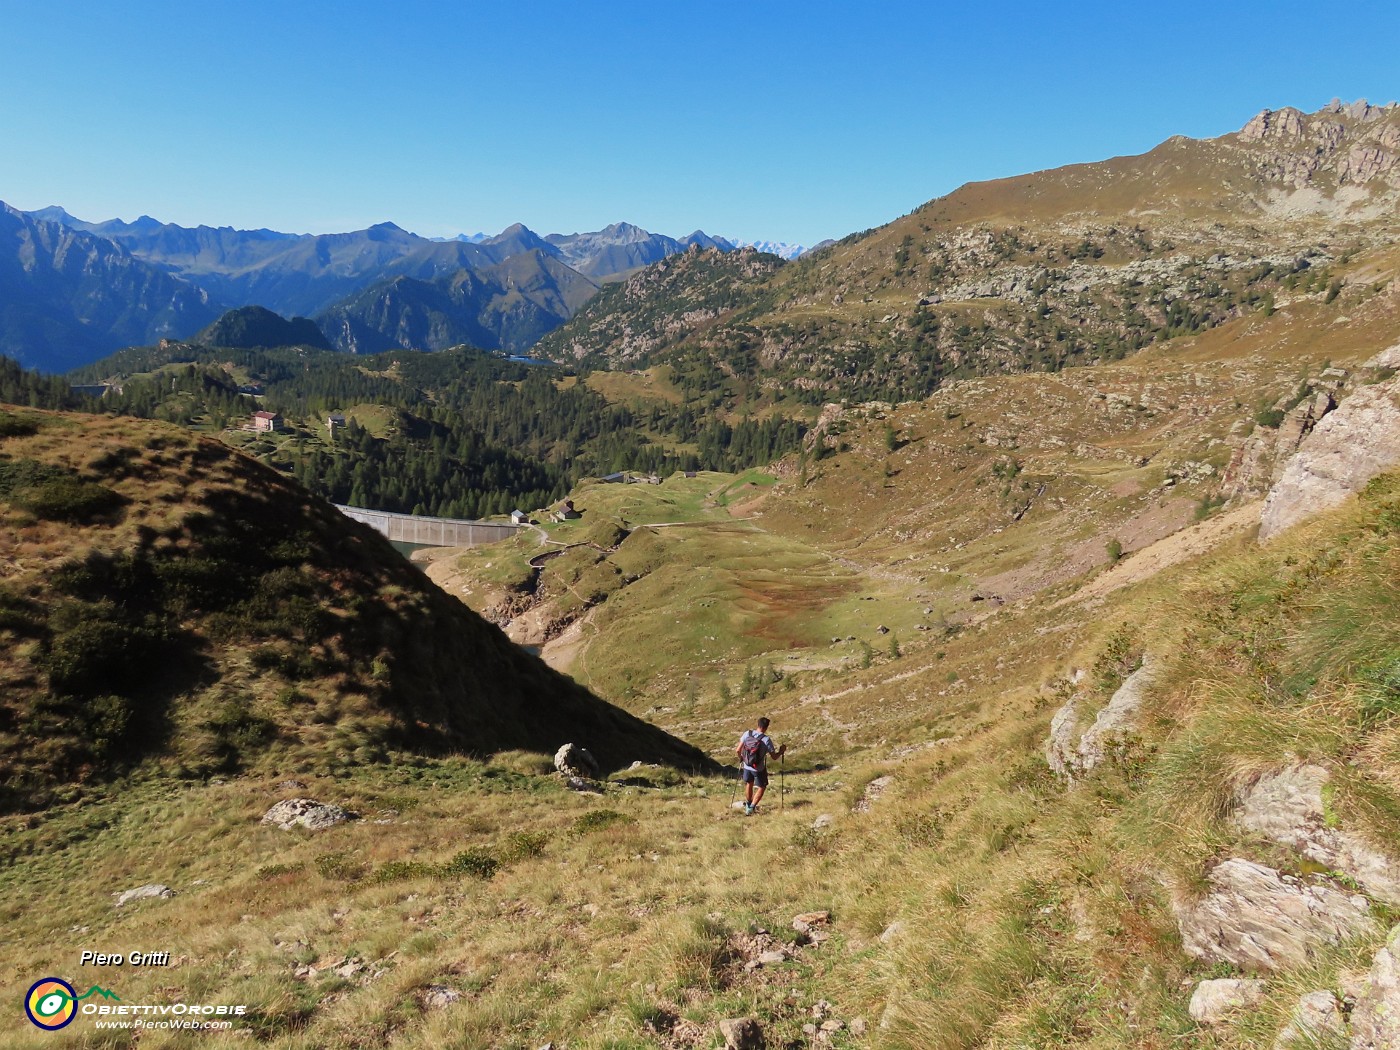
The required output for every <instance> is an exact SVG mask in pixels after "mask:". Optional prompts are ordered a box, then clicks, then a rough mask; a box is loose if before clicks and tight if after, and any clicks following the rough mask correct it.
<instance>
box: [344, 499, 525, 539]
mask: <svg viewBox="0 0 1400 1050" xmlns="http://www.w3.org/2000/svg"><path fill="white" fill-rule="evenodd" d="M334 506H335V509H336V510H338V511H340V512H341V513H342V514H344V515H345V516H346V517H347V518H354V519H355V520H356V521H360V522H363V523H364V524H366V525H368V526H369V527H370V528H372V529H374V530H375V531H376V532H378V533H381V534H382V535H384V536H386V537H388V538H389V539H390V540H393V541H394V542H396V543H421V544H423V545H424V546H426V547H479V546H481V545H482V544H486V543H499V542H500V541H501V540H508V539H510V538H511V537H512V536H514V535H515V534H516V532H517V531H518V530H519V528H520V526H519V525H508V524H504V523H502V522H496V521H464V520H462V519H459V518H427V517H420V516H417V515H414V514H393V513H390V512H389V511H387V510H363V509H362V508H360V507H343V506H341V505H340V504H339V503H337V504H334Z"/></svg>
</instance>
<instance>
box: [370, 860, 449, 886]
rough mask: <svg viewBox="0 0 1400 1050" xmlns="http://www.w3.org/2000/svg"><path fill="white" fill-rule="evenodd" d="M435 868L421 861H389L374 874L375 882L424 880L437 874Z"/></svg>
mask: <svg viewBox="0 0 1400 1050" xmlns="http://www.w3.org/2000/svg"><path fill="white" fill-rule="evenodd" d="M437 870H438V869H437V868H435V867H434V866H433V865H431V864H427V863H424V862H423V861H421V860H391V861H389V862H387V863H385V864H381V865H380V866H379V867H378V868H376V869H375V872H374V881H375V882H401V881H403V880H404V879H426V878H431V877H432V876H433V875H435V874H437Z"/></svg>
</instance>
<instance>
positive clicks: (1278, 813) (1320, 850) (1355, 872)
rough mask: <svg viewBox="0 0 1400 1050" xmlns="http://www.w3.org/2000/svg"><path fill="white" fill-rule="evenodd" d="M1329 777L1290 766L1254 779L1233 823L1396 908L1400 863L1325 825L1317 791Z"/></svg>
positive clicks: (1323, 771) (1316, 770)
mask: <svg viewBox="0 0 1400 1050" xmlns="http://www.w3.org/2000/svg"><path fill="white" fill-rule="evenodd" d="M1330 778H1331V774H1330V773H1329V772H1328V771H1327V770H1326V769H1324V768H1323V767H1321V766H1315V765H1304V764H1296V765H1291V766H1287V767H1285V768H1284V769H1281V770H1279V771H1277V772H1275V773H1269V774H1266V775H1265V776H1262V777H1260V778H1259V779H1258V780H1257V781H1255V782H1254V783H1253V784H1252V785H1250V786H1249V787H1248V788H1246V789H1245V790H1244V791H1242V792H1241V793H1240V795H1239V810H1238V811H1237V812H1236V814H1235V820H1236V821H1237V822H1238V823H1239V824H1240V826H1241V827H1243V828H1244V829H1245V830H1247V831H1252V832H1255V833H1256V834H1259V835H1263V836H1264V837H1265V838H1267V839H1271V840H1272V841H1274V842H1277V843H1280V844H1282V845H1284V846H1288V847H1289V848H1291V849H1295V850H1297V851H1298V852H1299V853H1301V854H1303V856H1305V857H1307V858H1308V859H1309V860H1313V861H1316V862H1317V863H1319V864H1323V865H1326V866H1327V867H1328V868H1331V869H1332V870H1334V871H1340V872H1344V873H1345V874H1347V875H1348V876H1350V877H1351V878H1352V879H1354V880H1356V884H1357V885H1358V886H1360V887H1361V889H1362V890H1364V891H1365V892H1366V893H1367V894H1368V895H1370V896H1372V897H1375V898H1376V899H1377V900H1382V901H1385V902H1386V903H1387V904H1400V862H1397V861H1396V860H1395V859H1394V858H1392V857H1388V856H1386V855H1385V854H1384V853H1382V852H1381V851H1380V850H1378V849H1376V848H1374V847H1373V846H1371V845H1370V844H1368V843H1367V842H1366V841H1365V840H1363V839H1362V838H1360V837H1359V836H1357V835H1355V834H1353V833H1351V832H1348V831H1346V830H1344V829H1342V828H1339V827H1331V826H1329V822H1328V818H1327V814H1326V810H1325V808H1324V804H1323V798H1322V792H1323V788H1324V787H1325V786H1326V784H1327V782H1328V780H1329V779H1330Z"/></svg>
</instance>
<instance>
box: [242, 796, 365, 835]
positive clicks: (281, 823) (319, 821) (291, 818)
mask: <svg viewBox="0 0 1400 1050" xmlns="http://www.w3.org/2000/svg"><path fill="white" fill-rule="evenodd" d="M354 817H355V814H353V813H350V812H349V811H347V810H344V809H341V808H340V807H339V806H331V805H327V804H326V803H324V802H317V801H316V800H315V799H314V798H288V799H283V800H282V801H281V802H279V803H277V805H275V806H273V807H272V808H271V809H269V810H268V811H267V812H266V813H264V814H263V818H262V823H264V824H275V825H276V826H277V827H279V828H281V829H282V830H283V831H291V830H292V828H295V827H303V828H307V829H308V830H310V831H320V830H321V829H323V828H329V827H333V826H334V825H336V824H343V823H345V821H347V820H353V819H354Z"/></svg>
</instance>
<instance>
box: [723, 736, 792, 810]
mask: <svg viewBox="0 0 1400 1050" xmlns="http://www.w3.org/2000/svg"><path fill="white" fill-rule="evenodd" d="M768 725H769V722H768V719H766V718H760V719H759V720H758V728H757V729H745V730H744V735H743V736H741V737H740V738H739V746H738V747H736V748H735V749H734V753H735V754H736V755H738V756H739V766H740V769H741V771H742V772H741V773H740V775H741V776H742V777H743V780H744V812H745V813H747V814H753V813H757V812H758V804H759V803H760V802H762V801H763V792H764V791H765V790H766V789H767V787H768V756H769V755H777V756H778V757H779V758H782V757H783V755H784V754H786V753H787V745H786V744H784V745H783V746H782V747H774V746H773V738H772V737H771V736H769V735H768ZM755 789H757V790H755Z"/></svg>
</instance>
